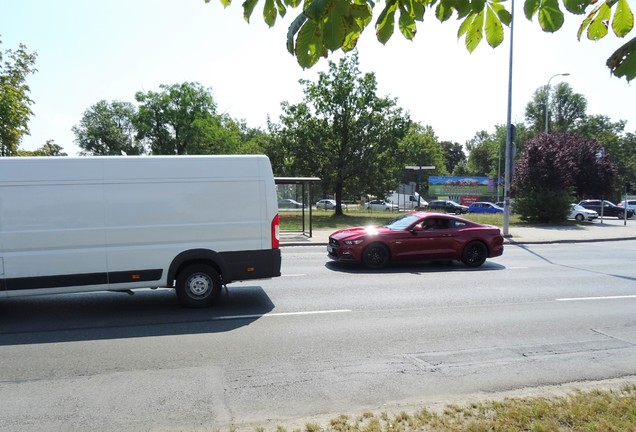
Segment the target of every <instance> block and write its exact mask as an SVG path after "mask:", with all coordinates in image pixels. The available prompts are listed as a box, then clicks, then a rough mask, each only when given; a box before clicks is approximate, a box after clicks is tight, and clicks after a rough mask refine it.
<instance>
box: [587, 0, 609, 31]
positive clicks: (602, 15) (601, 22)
mask: <svg viewBox="0 0 636 432" xmlns="http://www.w3.org/2000/svg"><path fill="white" fill-rule="evenodd" d="M611 14H612V10H611V9H610V7H609V6H608V5H607V3H603V4H602V5H601V7H600V8H599V10H598V13H597V14H596V17H594V19H592V22H591V23H590V26H589V27H588V28H587V38H588V39H590V40H599V39H602V38H604V37H605V36H606V35H607V31H608V27H609V20H610V16H611Z"/></svg>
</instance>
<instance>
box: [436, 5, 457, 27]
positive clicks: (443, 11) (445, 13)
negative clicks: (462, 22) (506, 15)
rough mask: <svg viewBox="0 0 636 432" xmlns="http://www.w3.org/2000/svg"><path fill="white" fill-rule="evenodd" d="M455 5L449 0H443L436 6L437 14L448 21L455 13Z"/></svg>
mask: <svg viewBox="0 0 636 432" xmlns="http://www.w3.org/2000/svg"><path fill="white" fill-rule="evenodd" d="M453 10H454V8H453V5H452V4H451V3H450V2H449V1H444V0H442V1H441V2H439V3H438V4H437V7H436V8H435V16H436V17H437V19H438V20H440V21H441V22H444V21H447V20H448V19H449V18H450V17H451V16H452V15H453Z"/></svg>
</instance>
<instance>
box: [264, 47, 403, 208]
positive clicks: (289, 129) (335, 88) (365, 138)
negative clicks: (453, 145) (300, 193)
mask: <svg viewBox="0 0 636 432" xmlns="http://www.w3.org/2000/svg"><path fill="white" fill-rule="evenodd" d="M300 83H301V85H302V86H303V87H304V89H303V92H304V99H303V102H301V103H299V104H295V105H292V104H289V103H288V102H283V103H282V104H281V106H282V109H283V114H282V115H281V123H282V125H281V126H280V127H278V130H277V131H276V133H277V135H278V137H279V139H280V144H281V145H282V147H283V148H284V149H285V151H286V153H287V155H286V156H285V160H284V161H283V162H282V163H281V164H280V165H279V166H282V167H293V169H292V170H290V172H288V173H287V174H288V175H314V176H318V177H320V178H321V179H322V187H323V191H324V192H333V193H334V194H335V200H336V203H337V207H336V214H338V215H340V214H342V198H343V194H344V193H347V195H353V196H355V195H357V196H360V195H361V194H363V193H374V192H376V193H377V192H378V191H383V190H386V189H387V182H388V181H393V178H391V176H390V175H387V173H386V172H387V170H388V171H393V172H394V170H395V166H397V164H398V161H396V160H395V157H394V155H396V154H397V148H398V142H399V141H400V140H401V139H402V137H403V136H404V134H405V133H406V131H407V130H408V126H409V124H410V120H409V118H408V116H407V115H405V114H404V113H403V112H402V110H401V109H399V108H397V107H396V101H395V100H394V99H391V98H380V97H378V96H377V95H376V91H377V83H376V79H375V75H374V74H373V73H367V74H364V75H363V76H361V73H360V70H359V69H358V57H357V54H355V53H354V54H353V55H351V56H348V57H344V58H342V59H341V60H340V62H339V63H338V64H335V63H333V62H329V71H328V72H321V73H319V76H318V81H317V82H311V81H308V80H301V81H300Z"/></svg>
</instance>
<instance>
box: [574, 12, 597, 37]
mask: <svg viewBox="0 0 636 432" xmlns="http://www.w3.org/2000/svg"><path fill="white" fill-rule="evenodd" d="M599 8H600V6H597V7H596V8H594V9H593V10H592V12H590V13H589V14H588V15H587V17H586V18H585V19H584V20H583V22H582V23H581V26H580V27H579V31H578V32H577V33H576V38H577V39H578V40H579V41H581V35H582V34H583V31H585V29H586V28H588V27H589V26H590V23H591V22H592V18H594V15H596V12H598V10H599Z"/></svg>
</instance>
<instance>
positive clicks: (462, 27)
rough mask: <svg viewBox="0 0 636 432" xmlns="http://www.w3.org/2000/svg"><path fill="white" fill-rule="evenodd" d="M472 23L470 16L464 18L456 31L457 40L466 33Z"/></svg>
mask: <svg viewBox="0 0 636 432" xmlns="http://www.w3.org/2000/svg"><path fill="white" fill-rule="evenodd" d="M472 22H473V16H472V15H468V16H467V17H466V18H464V21H462V23H461V24H460V26H459V29H457V39H459V38H460V37H462V36H463V35H464V34H465V33H466V32H467V31H468V28H469V27H470V24H471V23H472Z"/></svg>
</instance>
